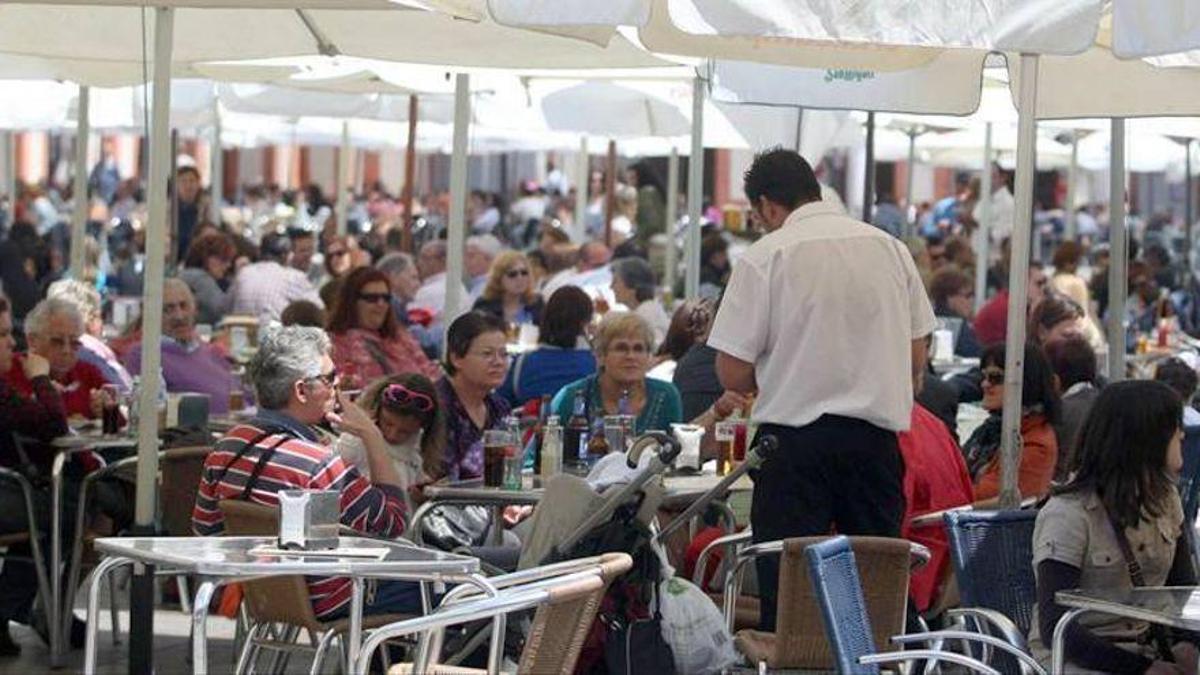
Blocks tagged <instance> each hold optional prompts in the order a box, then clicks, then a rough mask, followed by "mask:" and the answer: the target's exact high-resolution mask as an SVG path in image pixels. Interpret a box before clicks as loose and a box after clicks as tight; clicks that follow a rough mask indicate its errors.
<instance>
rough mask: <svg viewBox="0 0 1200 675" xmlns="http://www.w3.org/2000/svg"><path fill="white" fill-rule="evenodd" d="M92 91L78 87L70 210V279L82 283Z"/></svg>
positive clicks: (82, 86) (85, 236) (89, 88)
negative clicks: (73, 176) (72, 206)
mask: <svg viewBox="0 0 1200 675" xmlns="http://www.w3.org/2000/svg"><path fill="white" fill-rule="evenodd" d="M90 100H91V87H88V86H86V85H80V86H79V110H78V111H77V117H76V120H77V123H76V126H75V183H74V189H73V190H72V192H74V195H73V196H72V201H73V202H74V208H73V209H71V257H70V265H71V277H72V278H74V279H78V280H80V281H83V252H84V250H86V247H85V246H84V240H85V239H87V220H88V203H89V200H88V137H89V136H90V135H91V114H90V112H91V111H90V108H91V104H90V103H89V101H90Z"/></svg>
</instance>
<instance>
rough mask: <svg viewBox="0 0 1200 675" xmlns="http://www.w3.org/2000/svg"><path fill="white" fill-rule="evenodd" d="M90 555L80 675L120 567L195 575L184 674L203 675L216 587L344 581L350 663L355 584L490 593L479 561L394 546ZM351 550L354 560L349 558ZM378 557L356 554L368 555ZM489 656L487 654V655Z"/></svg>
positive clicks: (112, 547) (354, 643)
mask: <svg viewBox="0 0 1200 675" xmlns="http://www.w3.org/2000/svg"><path fill="white" fill-rule="evenodd" d="M95 546H96V550H97V551H98V552H100V553H102V554H104V556H105V558H104V560H103V561H101V562H100V564H99V565H98V566H97V568H96V571H95V573H94V574H93V576H92V580H91V585H90V586H89V587H88V609H87V612H88V623H87V644H86V646H85V652H84V672H85V673H88V674H89V675H90V674H91V673H95V672H96V630H97V628H96V625H97V623H98V616H99V607H98V603H99V599H100V584H101V581H102V580H103V577H104V576H105V575H107V574H110V573H111V572H112V571H113V570H114V569H116V568H119V567H121V566H123V565H153V566H155V567H156V568H157V569H156V570H155V572H156V574H157V573H163V574H172V575H174V574H192V575H195V576H198V577H200V584H199V585H198V587H197V588H196V594H195V598H194V599H193V602H192V668H193V671H194V672H196V673H207V672H208V644H207V634H206V630H205V624H206V621H207V619H208V605H209V601H210V600H212V596H213V593H214V592H215V591H216V589H217V588H218V587H219V586H221V585H223V584H226V583H231V582H235V581H246V580H251V579H259V578H263V577H271V576H288V575H294V574H298V575H309V576H328V577H350V578H351V581H352V582H353V584H352V585H353V595H352V597H351V601H350V629H349V640H348V643H349V644H348V647H347V650H346V651H347V659H348V662H349V663H351V664H352V663H354V662H355V660H356V659H357V657H358V650H359V647H360V645H361V643H362V611H363V579H366V578H372V579H401V580H406V581H414V582H435V583H464V584H469V585H471V586H474V587H476V588H479V589H480V590H482V591H483V592H484V593H485V594H486V595H488V596H494V595H495V594H496V591H495V588H494V587H493V586H492V585H491V583H489V582H488V580H487V579H486V578H485V577H484V576H483V575H481V574H480V573H479V560H478V559H477V558H472V557H469V556H462V555H457V554H453V553H443V552H441V551H434V550H430V549H424V548H419V547H417V546H415V545H413V544H412V543H410V542H407V541H404V540H399V541H392V540H384V539H369V538H365V537H341V538H340V539H339V545H338V550H339V551H345V552H346V553H344V554H342V555H337V554H336V553H333V554H331V553H329V552H320V551H313V552H306V551H288V552H286V554H285V553H283V552H278V551H277V550H274V551H273V550H271V549H274V547H275V546H276V539H275V538H274V537H106V538H102V539H97V540H96V542H95ZM356 549H357V550H358V552H359V554H358V555H355V554H353V553H352V551H354V550H356ZM371 550H373V551H377V552H379V553H381V554H382V555H370V556H367V555H362V554H365V553H368V552H369V551H371ZM493 651H495V650H494V649H493Z"/></svg>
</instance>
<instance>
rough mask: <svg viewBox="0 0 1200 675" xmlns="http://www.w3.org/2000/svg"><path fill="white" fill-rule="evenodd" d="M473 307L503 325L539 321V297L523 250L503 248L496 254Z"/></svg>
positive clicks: (540, 308)
mask: <svg viewBox="0 0 1200 675" xmlns="http://www.w3.org/2000/svg"><path fill="white" fill-rule="evenodd" d="M474 309H477V310H479V311H481V312H487V313H488V314H493V315H495V316H497V317H499V318H500V319H501V320H503V321H504V322H505V323H506V324H522V323H533V324H536V323H537V322H538V320H539V319H540V318H541V315H542V298H541V297H540V296H539V295H538V294H537V291H535V290H534V288H533V277H532V276H531V275H530V270H529V259H528V258H526V257H525V254H524V253H521V252H520V251H505V252H503V253H501V254H500V255H499V256H497V257H496V260H495V261H493V262H492V269H491V272H490V273H489V274H488V280H487V285H486V286H484V288H483V293H481V294H480V295H479V299H478V300H476V301H475V307H474Z"/></svg>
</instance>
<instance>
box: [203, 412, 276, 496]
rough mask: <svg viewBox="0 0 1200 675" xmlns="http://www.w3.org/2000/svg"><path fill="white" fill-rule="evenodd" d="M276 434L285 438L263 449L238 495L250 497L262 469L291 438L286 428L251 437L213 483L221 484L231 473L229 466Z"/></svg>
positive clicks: (222, 468) (269, 430)
mask: <svg viewBox="0 0 1200 675" xmlns="http://www.w3.org/2000/svg"><path fill="white" fill-rule="evenodd" d="M275 434H282V435H283V438H281V439H279V440H278V441H276V442H275V444H274V445H272V446H271V447H269V448H267V449H266V450H264V451H263V453H262V456H260V457H259V458H258V461H257V462H255V464H254V469H253V470H252V471H251V472H250V476H249V477H248V478H247V479H246V487H245V489H243V490H242V494H241V495H240V496H239V497H238V499H240V500H242V501H245V500H246V499H248V498H249V497H250V491H251V490H253V489H254V484H255V483H256V482H258V476H259V474H261V473H262V470H263V469H264V468H265V467H266V465H267V461H268V460H270V459H271V457H272V456H273V455H274V454H275V449H276V448H278V447H279V446H281V445H283V444H284V443H286V442H287V441H288V440H290V439H291V434H289V433H288V432H287V431H286V430H284V429H268V430H266V431H263V432H261V433H259V434H258V435H257V436H255V437H254V438H251V439H250V440H249V441H247V442H246V443H245V444H244V445H243V446H242V447H241V448H239V449H238V451H237V453H235V454H234V456H233V459H230V460H229V461H228V462H226V463H225V466H223V467H221V474H220V475H219V476H217V478H216V479H215V480H214V481H213V484H219V483H220V482H221V481H222V480H224V479H225V474H227V473H229V467H231V466H233V464H234V462H236V461H238V460H239V459H241V458H242V457H244V456H245V455H246V453H247V452H249V451H250V449H251V448H254V447H257V446H258V444H259V443H261V442H263V441H264V440H266V439H267V438H270V437H271V436H274V435H275Z"/></svg>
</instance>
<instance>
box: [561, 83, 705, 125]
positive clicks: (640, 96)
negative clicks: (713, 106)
mask: <svg viewBox="0 0 1200 675" xmlns="http://www.w3.org/2000/svg"><path fill="white" fill-rule="evenodd" d="M541 109H542V114H543V115H545V117H546V123H547V124H548V125H549V126H550V128H551V129H556V130H570V131H577V132H581V133H587V134H593V135H596V136H609V137H614V138H626V137H631V136H632V137H638V136H682V135H684V134H687V133H689V132H691V128H692V125H691V122H690V121H689V120H688V118H687V117H686V116H684V114H683V112H682V111H681V110H680V109H679V108H678V107H677V106H675V105H674V104H672V103H671V102H670V101H667V100H664V99H662V98H660V97H658V96H654V95H652V94H648V93H646V92H644V91H639V90H637V89H634V88H632V87H628V86H623V85H619V84H616V83H613V82H589V83H585V84H579V85H575V86H571V87H567V88H566V89H562V90H560V91H556V92H554V93H552V94H548V95H547V96H545V97H544V98H542V101H541Z"/></svg>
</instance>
